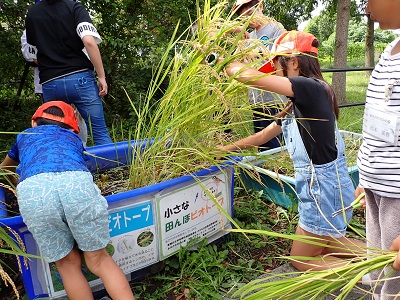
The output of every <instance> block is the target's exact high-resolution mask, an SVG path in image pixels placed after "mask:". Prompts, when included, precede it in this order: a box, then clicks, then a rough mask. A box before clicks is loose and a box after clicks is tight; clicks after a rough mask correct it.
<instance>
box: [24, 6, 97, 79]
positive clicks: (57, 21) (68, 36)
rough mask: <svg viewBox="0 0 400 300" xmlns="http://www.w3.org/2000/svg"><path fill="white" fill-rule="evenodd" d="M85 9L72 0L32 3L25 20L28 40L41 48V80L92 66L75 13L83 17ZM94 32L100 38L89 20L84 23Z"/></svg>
mask: <svg viewBox="0 0 400 300" xmlns="http://www.w3.org/2000/svg"><path fill="white" fill-rule="evenodd" d="M84 11H85V8H84V7H83V6H82V5H80V4H79V3H77V2H75V1H72V0H58V1H54V2H49V1H41V2H39V3H37V4H35V5H33V6H32V7H31V8H30V9H29V12H28V15H27V19H26V31H27V36H28V43H29V44H32V45H35V46H36V48H37V49H38V53H37V59H38V61H39V71H40V79H41V83H42V84H43V83H45V82H47V81H49V80H51V79H54V78H57V77H59V76H63V75H66V74H70V73H74V72H77V71H81V70H85V69H89V70H93V64H92V63H91V62H90V60H89V58H88V57H87V56H86V54H85V53H84V52H83V51H82V50H83V48H84V44H83V42H82V39H81V38H80V36H79V35H78V34H79V32H78V34H77V30H78V29H79V28H77V27H76V23H75V16H76V15H77V16H81V15H82V16H84V15H85V13H84ZM85 26H86V28H85V30H90V31H92V32H93V35H94V36H95V38H97V39H98V40H99V41H101V38H100V36H99V35H98V33H97V30H96V28H95V27H94V26H93V24H92V23H91V21H90V19H88V20H86V21H84V22H82V24H81V25H80V28H82V29H81V30H84V29H83V28H84V27H85Z"/></svg>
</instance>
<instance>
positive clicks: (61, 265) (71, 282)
mask: <svg viewBox="0 0 400 300" xmlns="http://www.w3.org/2000/svg"><path fill="white" fill-rule="evenodd" d="M56 266H57V269H58V272H59V273H60V276H61V279H62V282H63V285H64V288H65V291H66V292H67V295H68V298H69V299H70V300H75V299H85V300H91V299H93V294H92V290H91V289H90V286H89V283H88V282H87V280H86V278H85V276H84V275H83V274H82V260H81V255H80V253H79V251H78V249H77V248H75V247H74V248H73V249H72V250H71V252H70V253H68V254H67V256H65V257H64V258H62V259H60V260H58V261H56Z"/></svg>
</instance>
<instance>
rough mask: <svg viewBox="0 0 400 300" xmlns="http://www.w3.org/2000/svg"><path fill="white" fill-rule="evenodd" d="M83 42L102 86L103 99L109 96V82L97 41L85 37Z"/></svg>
mask: <svg viewBox="0 0 400 300" xmlns="http://www.w3.org/2000/svg"><path fill="white" fill-rule="evenodd" d="M82 42H83V44H84V46H85V49H86V51H87V52H88V54H89V57H90V61H91V62H92V64H93V66H94V69H95V70H96V75H97V79H98V81H99V85H100V92H99V96H100V97H103V96H105V95H106V94H107V88H108V86H107V82H106V74H105V72H104V67H103V61H102V59H101V54H100V49H99V47H98V46H97V43H96V40H95V38H94V37H93V36H91V35H85V36H84V37H83V38H82Z"/></svg>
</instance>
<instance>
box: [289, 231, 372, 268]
mask: <svg viewBox="0 0 400 300" xmlns="http://www.w3.org/2000/svg"><path fill="white" fill-rule="evenodd" d="M296 234H297V235H306V236H313V237H318V238H323V239H324V240H325V241H319V242H320V243H324V244H326V245H327V246H328V245H333V246H335V247H337V248H329V247H323V246H319V245H311V244H307V243H302V242H297V241H294V242H293V245H292V249H291V252H290V255H291V256H306V257H318V258H320V259H319V260H301V261H300V260H297V261H292V265H293V266H294V267H295V268H296V269H298V270H299V271H307V270H311V269H312V270H314V271H319V270H328V269H331V268H335V267H340V266H344V265H346V264H348V262H346V261H344V260H343V259H342V258H341V257H348V258H350V257H355V256H357V255H358V254H361V253H363V252H364V251H366V250H365V248H362V247H365V244H364V243H362V242H360V241H357V240H354V239H347V238H340V239H335V238H332V237H329V236H319V235H315V234H312V233H310V232H308V231H306V230H304V229H302V228H301V227H299V226H298V227H297V229H296Z"/></svg>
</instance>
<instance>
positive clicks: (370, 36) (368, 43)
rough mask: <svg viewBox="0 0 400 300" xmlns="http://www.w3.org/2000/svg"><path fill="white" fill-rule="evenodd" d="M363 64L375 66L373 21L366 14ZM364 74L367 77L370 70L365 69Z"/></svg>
mask: <svg viewBox="0 0 400 300" xmlns="http://www.w3.org/2000/svg"><path fill="white" fill-rule="evenodd" d="M365 66H366V67H374V66H375V51H374V21H372V20H371V18H370V17H369V15H368V23H367V32H366V34H365ZM365 75H366V76H367V77H369V76H370V75H371V71H366V72H365Z"/></svg>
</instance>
